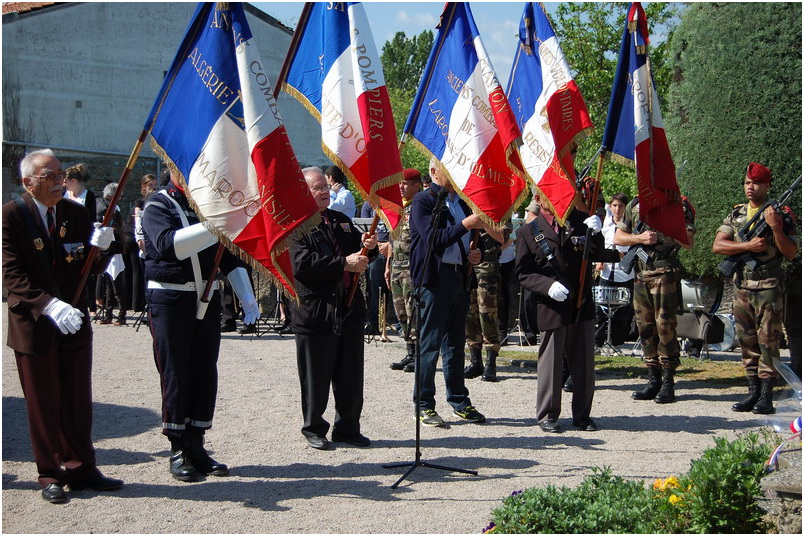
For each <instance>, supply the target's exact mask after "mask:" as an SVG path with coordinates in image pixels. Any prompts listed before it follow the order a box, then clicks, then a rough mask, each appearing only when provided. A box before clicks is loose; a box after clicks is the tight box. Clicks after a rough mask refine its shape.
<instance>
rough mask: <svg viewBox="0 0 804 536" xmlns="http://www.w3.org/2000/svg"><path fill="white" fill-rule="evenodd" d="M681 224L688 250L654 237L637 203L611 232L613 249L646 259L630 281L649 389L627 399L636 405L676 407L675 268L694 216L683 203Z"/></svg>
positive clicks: (639, 262)
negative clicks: (638, 250) (637, 251)
mask: <svg viewBox="0 0 804 536" xmlns="http://www.w3.org/2000/svg"><path fill="white" fill-rule="evenodd" d="M682 206H683V208H684V221H685V222H686V225H687V238H688V241H689V245H684V244H681V243H680V242H678V241H676V240H675V239H674V238H671V237H669V236H667V235H665V234H663V233H660V232H658V231H655V230H653V229H651V228H650V227H648V226H647V225H646V224H644V222H642V223H641V222H640V219H639V198H638V197H635V198H634V199H632V200H631V202H630V203H628V205H626V207H625V214H624V215H623V219H622V220H620V221H619V222H617V229H616V231H615V232H614V245H615V246H629V247H631V246H641V247H642V248H644V250H645V252H646V253H647V254H648V256H649V260H648V262H647V263H645V262H644V261H643V260H642V259H638V260H637V262H636V266H635V269H636V277H635V278H634V298H633V301H634V316H635V318H636V322H637V327H638V328H639V342H640V343H641V344H642V353H643V355H644V359H645V365H646V366H647V367H648V384H647V385H646V386H645V387H644V388H642V389H640V390H639V391H635V392H633V393H631V398H633V399H634V400H650V399H653V400H654V401H655V402H656V403H657V404H669V403H671V402H675V400H676V395H675V388H674V387H675V386H674V379H673V378H674V376H675V370H676V368H677V367H678V365H680V364H681V357H680V356H681V346H680V345H679V343H678V337H677V335H676V325H677V323H678V322H677V320H676V311H677V310H678V303H679V301H678V285H679V263H678V250H679V249H680V248H682V247H683V248H685V249H692V244H693V238H694V235H695V211H694V209H693V208H692V204H691V203H690V202H689V201H688V200H687V199H686V198H683V199H682Z"/></svg>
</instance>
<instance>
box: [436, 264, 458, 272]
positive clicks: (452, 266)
mask: <svg viewBox="0 0 804 536" xmlns="http://www.w3.org/2000/svg"><path fill="white" fill-rule="evenodd" d="M441 267H442V268H444V269H446V270H455V271H456V272H463V264H452V263H449V262H442V263H441Z"/></svg>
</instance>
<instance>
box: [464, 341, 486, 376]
mask: <svg viewBox="0 0 804 536" xmlns="http://www.w3.org/2000/svg"><path fill="white" fill-rule="evenodd" d="M481 352H482V349H481V348H470V349H469V359H470V360H471V361H470V363H469V366H468V367H466V368H465V369H463V377H464V378H466V379H467V380H471V379H473V378H477V377H478V376H480V375H481V374H483V354H482V353H481Z"/></svg>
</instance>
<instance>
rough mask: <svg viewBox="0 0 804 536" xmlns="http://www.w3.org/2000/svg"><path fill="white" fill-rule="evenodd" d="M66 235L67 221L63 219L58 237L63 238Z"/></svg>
mask: <svg viewBox="0 0 804 536" xmlns="http://www.w3.org/2000/svg"><path fill="white" fill-rule="evenodd" d="M65 236H67V221H66V220H65V221H64V222H62V224H61V227H60V228H59V238H64V237H65Z"/></svg>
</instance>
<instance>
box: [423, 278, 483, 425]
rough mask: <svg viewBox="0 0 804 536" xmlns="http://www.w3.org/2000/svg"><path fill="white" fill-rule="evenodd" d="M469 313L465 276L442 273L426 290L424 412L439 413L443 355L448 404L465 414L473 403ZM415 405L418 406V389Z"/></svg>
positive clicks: (425, 287) (424, 309) (424, 306)
mask: <svg viewBox="0 0 804 536" xmlns="http://www.w3.org/2000/svg"><path fill="white" fill-rule="evenodd" d="M468 311H469V293H468V292H466V291H465V290H464V288H463V275H462V274H461V273H460V272H459V271H455V270H450V269H442V270H441V271H440V273H439V276H438V282H437V283H436V284H434V285H427V286H424V287H422V295H421V311H420V313H419V314H420V317H419V318H420V327H419V337H420V338H419V351H420V353H421V362H420V366H421V370H417V371H416V381H417V382H418V381H421V405H420V409H435V391H436V389H435V373H436V363H437V362H438V354H439V351H440V352H441V359H442V369H443V371H444V380H445V381H446V385H447V402H449V403H450V405H452V407H453V408H454V409H456V410H463V409H465V408H466V407H467V406H469V405H471V403H472V402H471V401H470V400H469V390H468V389H467V388H466V385H465V384H464V378H463V367H464V346H465V345H466V313H467V312H468ZM413 402H414V404H415V403H416V387H415V385H414V390H413Z"/></svg>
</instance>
